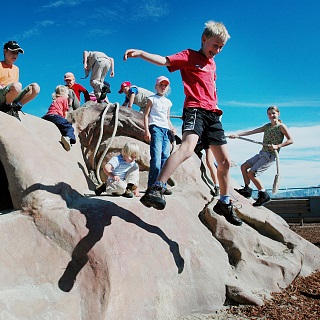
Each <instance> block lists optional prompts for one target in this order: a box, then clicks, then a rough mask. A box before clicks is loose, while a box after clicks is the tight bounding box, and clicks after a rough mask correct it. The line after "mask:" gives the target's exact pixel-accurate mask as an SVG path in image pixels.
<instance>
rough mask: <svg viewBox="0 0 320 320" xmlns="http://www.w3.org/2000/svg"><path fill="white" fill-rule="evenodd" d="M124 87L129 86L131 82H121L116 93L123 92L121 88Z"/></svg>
mask: <svg viewBox="0 0 320 320" xmlns="http://www.w3.org/2000/svg"><path fill="white" fill-rule="evenodd" d="M125 87H131V82H129V81H125V82H122V83H121V87H120V90H119V91H118V93H122V92H123V89H124V88H125Z"/></svg>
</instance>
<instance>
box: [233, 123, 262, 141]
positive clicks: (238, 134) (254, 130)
mask: <svg viewBox="0 0 320 320" xmlns="http://www.w3.org/2000/svg"><path fill="white" fill-rule="evenodd" d="M260 132H264V126H262V127H259V128H256V129H253V130H248V131H243V132H239V133H237V134H231V135H229V136H228V137H229V138H231V139H235V138H237V137H242V136H250V135H252V134H255V133H260Z"/></svg>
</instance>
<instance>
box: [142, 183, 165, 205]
mask: <svg viewBox="0 0 320 320" xmlns="http://www.w3.org/2000/svg"><path fill="white" fill-rule="evenodd" d="M164 192H165V188H163V187H162V186H160V185H153V186H152V187H150V188H148V189H147V191H146V193H145V194H144V195H143V196H142V197H141V198H140V202H141V203H142V204H143V205H145V206H146V207H148V208H150V207H153V208H155V209H157V210H163V209H164V208H165V206H166V200H165V199H164V196H163V194H164Z"/></svg>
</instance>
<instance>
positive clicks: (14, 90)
mask: <svg viewBox="0 0 320 320" xmlns="http://www.w3.org/2000/svg"><path fill="white" fill-rule="evenodd" d="M21 88H22V84H21V83H20V82H14V83H12V84H11V86H10V90H9V92H8V93H7V94H6V103H7V104H11V103H12V101H13V100H14V99H15V98H16V97H17V96H18V95H19V93H20V91H21Z"/></svg>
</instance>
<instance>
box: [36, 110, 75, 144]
mask: <svg viewBox="0 0 320 320" xmlns="http://www.w3.org/2000/svg"><path fill="white" fill-rule="evenodd" d="M42 119H44V120H47V121H50V122H53V123H54V124H55V125H56V126H57V127H58V129H59V131H60V133H61V134H62V135H63V136H67V137H69V138H70V143H71V144H75V143H76V137H75V135H74V129H73V127H72V124H71V123H70V122H69V121H68V120H67V119H65V118H64V117H61V116H60V115H58V114H47V115H44V116H43V117H42Z"/></svg>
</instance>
